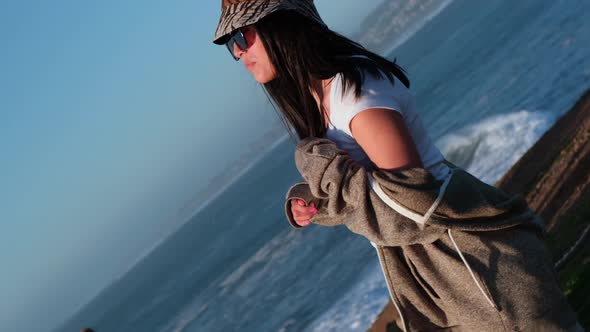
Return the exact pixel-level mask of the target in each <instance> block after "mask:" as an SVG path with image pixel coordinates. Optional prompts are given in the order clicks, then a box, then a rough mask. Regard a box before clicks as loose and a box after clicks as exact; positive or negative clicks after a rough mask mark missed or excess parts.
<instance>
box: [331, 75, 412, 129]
mask: <svg viewBox="0 0 590 332" xmlns="http://www.w3.org/2000/svg"><path fill="white" fill-rule="evenodd" d="M340 84H341V83H338V85H340ZM396 84H402V83H401V82H400V81H396ZM336 90H337V91H335V93H334V98H335V102H334V103H333V104H332V109H333V111H334V114H336V115H337V117H339V118H340V119H339V120H340V121H338V122H339V123H340V127H341V130H344V131H345V132H346V133H347V134H348V135H350V136H351V137H352V133H351V131H350V121H352V119H353V118H354V117H355V116H356V115H357V114H358V113H360V112H362V111H364V110H367V109H369V108H384V109H390V110H392V111H396V112H398V113H400V114H401V116H402V117H403V116H404V114H403V108H402V106H401V105H402V101H401V100H400V99H401V98H400V96H398V95H396V89H395V88H394V85H393V84H392V83H391V82H390V81H389V79H387V78H386V77H384V78H382V79H377V78H374V77H373V76H371V75H370V74H368V73H367V74H366V75H365V81H364V83H363V86H362V87H361V95H360V97H359V98H358V99H356V100H355V95H354V89H353V88H349V89H347V91H346V94H345V95H344V96H342V94H341V92H340V87H339V88H338V89H336Z"/></svg>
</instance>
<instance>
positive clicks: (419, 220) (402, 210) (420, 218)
mask: <svg viewBox="0 0 590 332" xmlns="http://www.w3.org/2000/svg"><path fill="white" fill-rule="evenodd" d="M453 174H454V169H450V174H449V175H448V176H447V178H446V179H445V181H444V182H443V184H442V185H441V186H440V189H439V190H438V195H437V197H436V199H435V200H434V202H433V203H432V205H431V206H430V208H429V209H428V211H426V214H424V215H421V214H419V213H416V212H413V211H411V210H409V209H407V208H406V207H404V206H402V205H400V204H398V203H397V202H396V201H394V200H393V199H391V198H390V197H389V196H387V194H386V193H385V192H384V191H383V189H382V188H381V186H380V185H379V183H377V181H375V178H373V176H372V175H371V174H369V173H367V177H368V179H369V184H370V185H371V188H372V189H373V191H375V193H376V194H377V195H378V196H379V198H381V200H383V202H385V203H386V204H387V205H389V207H391V208H392V209H394V210H395V211H396V212H397V213H399V214H401V215H403V216H404V217H406V218H408V219H410V220H412V221H414V222H415V223H416V224H418V227H420V229H423V228H424V226H425V224H426V222H427V221H428V219H430V216H431V215H432V214H433V213H434V211H435V210H436V208H437V207H438V205H439V204H440V201H441V200H442V198H443V196H444V195H445V191H446V190H447V186H448V185H449V182H451V178H452V177H453Z"/></svg>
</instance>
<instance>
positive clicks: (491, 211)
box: [213, 0, 582, 331]
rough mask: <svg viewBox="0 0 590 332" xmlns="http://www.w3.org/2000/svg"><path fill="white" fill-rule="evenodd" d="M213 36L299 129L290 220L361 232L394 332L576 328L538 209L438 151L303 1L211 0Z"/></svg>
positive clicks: (358, 55) (380, 70)
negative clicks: (218, 8)
mask: <svg viewBox="0 0 590 332" xmlns="http://www.w3.org/2000/svg"><path fill="white" fill-rule="evenodd" d="M213 41H214V43H216V44H219V45H225V46H226V47H227V48H228V50H229V52H230V54H231V56H232V57H233V58H234V59H235V60H236V61H237V60H242V62H243V63H244V65H245V66H246V68H247V70H249V71H250V72H251V73H252V75H253V76H254V78H255V79H256V81H257V82H259V83H261V84H262V85H263V88H264V90H265V92H267V93H268V95H269V96H270V98H272V101H274V104H276V106H278V108H279V110H280V114H281V116H282V119H283V120H284V121H285V122H286V123H287V125H288V126H289V127H290V128H291V129H292V130H293V131H294V132H295V133H296V134H297V136H298V137H299V139H300V140H301V141H300V143H299V144H298V146H297V149H296V154H295V162H296V164H297V168H298V169H299V171H300V172H301V174H302V176H303V178H304V179H305V181H302V182H300V183H297V184H295V185H293V186H292V187H291V188H289V191H288V193H287V196H286V201H285V212H286V214H287V218H288V220H289V222H290V223H291V225H292V226H293V227H296V228H305V227H307V226H308V225H310V224H311V223H314V224H318V225H324V226H334V225H345V226H346V227H348V228H349V229H350V230H351V231H353V232H355V233H358V234H360V235H362V236H364V237H366V238H367V239H368V240H369V241H371V244H372V245H373V246H374V247H375V248H376V250H377V253H378V256H379V262H380V264H381V267H382V269H383V273H384V276H385V280H386V282H387V285H388V289H389V292H390V295H391V299H392V302H393V303H394V305H395V307H396V309H397V310H398V313H399V315H400V318H401V321H402V324H401V325H402V326H401V328H402V329H404V330H405V331H435V330H436V331H442V330H445V331H581V330H582V328H581V327H580V326H579V324H577V322H576V317H575V314H574V313H573V311H572V309H571V307H570V306H569V305H568V303H567V301H566V299H565V297H564V296H563V294H562V292H561V290H560V289H559V286H558V284H557V280H556V276H555V272H554V271H553V269H552V265H551V263H550V259H549V255H548V252H547V250H546V248H545V246H544V243H543V229H542V226H541V225H540V218H539V217H538V216H536V215H535V214H534V213H533V211H531V210H530V209H529V208H528V206H527V204H526V202H525V201H524V200H523V199H522V198H521V197H519V196H512V195H508V194H506V193H504V192H502V191H500V190H499V189H497V188H495V187H493V186H489V185H487V184H485V183H483V182H481V181H479V180H478V179H477V178H475V177H473V176H472V175H471V174H469V173H467V172H466V171H464V170H462V169H461V168H459V167H457V166H456V165H453V164H452V163H450V162H449V161H447V160H445V158H444V157H443V155H442V154H441V153H440V151H439V150H438V149H437V148H436V146H435V145H434V144H433V143H432V141H431V139H430V138H429V136H428V134H427V132H426V131H425V127H424V126H423V124H422V122H421V119H420V117H419V115H418V113H417V112H416V110H415V102H414V96H413V94H412V93H411V92H410V90H409V87H410V81H409V79H408V77H407V76H406V75H405V74H404V71H403V70H402V68H401V67H399V66H398V65H397V64H395V61H394V62H391V61H389V60H387V59H385V58H383V57H381V56H379V55H377V54H375V53H373V52H370V51H368V50H366V49H365V48H363V47H362V46H361V45H360V44H358V43H356V42H354V41H351V40H350V39H348V38H346V37H344V36H342V35H340V34H338V33H336V32H334V31H332V30H330V29H329V28H328V27H327V26H326V24H325V23H324V22H323V20H322V19H321V18H320V16H319V14H318V12H317V9H316V8H315V6H314V4H313V1H312V0H271V1H269V0H223V1H222V14H221V18H220V20H219V24H218V26H217V31H216V33H215V37H214V40H213Z"/></svg>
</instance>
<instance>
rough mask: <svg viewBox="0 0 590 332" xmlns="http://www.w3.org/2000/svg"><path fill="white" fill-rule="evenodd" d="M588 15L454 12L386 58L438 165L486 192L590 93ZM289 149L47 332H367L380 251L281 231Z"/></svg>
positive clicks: (339, 230) (456, 4)
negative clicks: (458, 170)
mask: <svg viewBox="0 0 590 332" xmlns="http://www.w3.org/2000/svg"><path fill="white" fill-rule="evenodd" d="M588 17H590V1H587V0H567V1H566V0H563V1H538V0H522V1H509V0H495V1H485V2H484V1H470V0H454V1H450V2H449V4H448V6H446V7H445V8H444V9H443V10H441V11H439V12H438V13H437V15H435V16H428V17H424V18H422V19H423V20H424V24H423V26H422V28H421V29H420V30H418V31H417V32H415V33H414V34H413V35H412V36H411V37H409V38H408V37H407V36H404V38H406V40H405V41H404V42H403V43H402V44H401V45H400V46H398V47H397V48H395V49H393V50H392V51H391V53H390V54H387V56H388V58H390V59H393V58H396V59H397V63H398V64H400V65H401V66H402V67H404V68H405V69H406V71H407V72H408V74H409V77H410V80H411V83H412V87H411V89H412V90H413V91H414V93H415V95H416V98H417V107H418V111H419V112H420V114H421V117H422V121H423V122H424V124H425V126H426V127H427V129H428V130H429V133H430V135H431V137H432V138H433V139H434V141H435V142H436V145H437V146H438V147H439V148H440V149H441V151H442V152H443V154H444V155H445V156H446V157H447V158H448V159H450V160H452V161H454V162H456V163H457V164H459V165H461V166H462V167H464V168H465V169H467V170H468V171H469V172H471V173H473V174H475V175H477V176H478V177H480V178H481V179H482V180H484V181H485V182H487V183H494V182H495V181H497V180H498V179H499V178H500V177H501V176H502V175H503V174H504V173H505V172H506V171H507V170H508V169H509V168H510V166H511V165H513V164H514V163H515V162H516V161H517V160H518V159H519V157H520V156H521V155H522V154H523V153H524V152H525V151H526V150H527V149H528V148H529V147H530V146H532V145H533V144H534V143H535V141H536V140H538V139H539V137H540V136H541V135H542V134H543V133H544V132H545V131H547V129H549V128H550V127H551V125H552V124H553V123H555V121H556V120H557V119H558V118H559V117H560V116H561V115H563V114H564V112H566V111H567V110H568V109H569V108H570V107H571V106H572V105H573V103H574V102H575V101H576V100H577V98H578V97H579V96H580V95H581V94H582V93H583V92H584V91H585V90H586V89H587V88H589V87H590V20H588ZM392 19H395V18H392ZM397 44H399V40H398V39H396V38H395V36H392V38H391V45H392V47H393V46H395V45H397ZM293 151H294V147H293V143H292V142H291V141H290V140H289V139H286V138H283V139H282V140H280V141H278V142H275V144H274V145H273V146H272V148H271V149H270V151H268V153H266V154H265V155H263V156H261V157H260V158H259V159H258V160H257V161H256V163H255V164H254V165H252V167H250V168H249V169H248V170H247V171H245V172H244V173H243V174H242V175H241V176H240V177H239V178H238V179H236V180H235V181H234V182H233V183H232V184H231V185H230V186H229V187H227V188H226V189H225V190H224V191H223V192H222V193H220V194H219V195H217V196H216V198H215V199H213V200H211V201H209V202H208V203H207V205H206V206H204V207H202V208H200V209H199V211H197V212H196V213H195V215H194V217H192V218H191V219H190V220H189V221H188V222H187V223H186V224H184V225H183V226H182V227H181V228H180V229H179V230H178V231H177V232H175V233H174V234H172V235H171V236H170V237H168V238H166V239H164V240H163V241H162V242H161V243H160V244H159V245H158V246H156V247H155V248H154V249H153V250H152V251H151V253H150V254H148V255H146V256H145V257H144V258H143V259H142V260H141V261H140V262H139V263H137V264H136V265H135V266H134V267H133V268H132V269H131V270H130V271H129V272H128V273H127V274H125V275H123V276H122V277H121V278H120V279H118V280H116V281H115V282H114V283H113V284H112V285H111V286H110V287H108V288H107V289H105V290H104V291H102V292H101V293H100V294H99V295H98V296H97V297H96V298H95V299H94V300H92V301H91V302H90V303H89V304H88V305H86V306H85V307H83V308H82V310H81V311H79V312H78V313H77V314H76V315H74V316H73V317H72V318H71V319H70V320H68V321H67V322H65V323H64V324H63V325H62V326H61V327H60V328H58V329H56V330H55V331H68V332H69V331H78V330H79V329H80V328H81V327H83V326H91V327H93V328H95V329H96V331H98V332H105V331H109V332H116V331H126V332H129V331H154V332H159V331H171V332H181V331H182V332H197V331H281V332H287V331H297V332H299V331H322V332H324V331H365V330H366V328H367V327H368V326H369V325H370V324H371V322H372V321H373V320H374V319H375V317H376V315H377V314H378V313H379V312H380V310H381V309H382V307H383V306H384V305H385V304H386V303H387V301H388V297H389V295H388V291H387V288H386V285H385V281H384V279H383V275H382V273H381V270H380V267H379V262H378V260H377V256H376V253H375V250H374V248H373V247H372V246H371V245H370V243H369V242H368V240H366V239H365V238H363V237H361V236H358V235H356V234H353V233H351V232H350V231H348V230H347V229H346V228H345V227H344V226H342V227H322V226H317V225H312V226H310V227H308V228H306V229H304V230H295V229H292V228H291V227H290V226H289V224H288V222H287V220H286V217H285V216H284V210H283V209H284V207H283V204H284V198H285V193H286V191H287V189H288V188H289V187H290V186H291V185H292V184H293V183H295V182H297V181H299V180H300V179H301V177H300V175H299V173H298V172H297V169H296V168H295V166H294V163H293Z"/></svg>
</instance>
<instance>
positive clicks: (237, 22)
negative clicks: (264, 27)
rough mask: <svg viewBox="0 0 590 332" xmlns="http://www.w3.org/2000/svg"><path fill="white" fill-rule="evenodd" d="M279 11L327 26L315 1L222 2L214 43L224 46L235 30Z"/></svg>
mask: <svg viewBox="0 0 590 332" xmlns="http://www.w3.org/2000/svg"><path fill="white" fill-rule="evenodd" d="M278 10H294V11H296V12H298V13H300V14H302V15H303V16H305V17H307V18H309V19H311V20H313V21H315V22H317V23H319V24H321V25H323V26H326V23H324V21H323V20H322V18H321V17H320V14H319V13H318V10H317V9H316V7H315V5H314V4H313V0H222V2H221V17H220V19H219V23H218V24H217V30H216V31H215V37H214V38H213V43H215V44H218V45H223V44H225V43H226V42H227V40H228V39H229V35H230V33H231V32H232V31H234V30H235V29H239V28H241V27H244V26H246V25H250V24H254V23H256V22H258V20H260V19H261V18H263V17H265V16H267V15H268V14H270V13H274V12H276V11H278Z"/></svg>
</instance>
